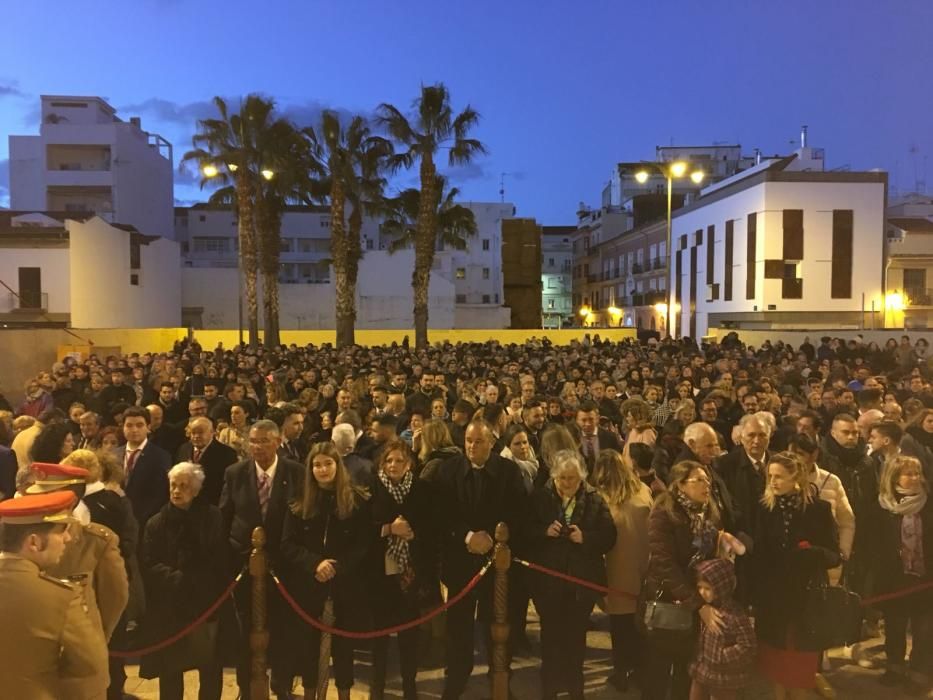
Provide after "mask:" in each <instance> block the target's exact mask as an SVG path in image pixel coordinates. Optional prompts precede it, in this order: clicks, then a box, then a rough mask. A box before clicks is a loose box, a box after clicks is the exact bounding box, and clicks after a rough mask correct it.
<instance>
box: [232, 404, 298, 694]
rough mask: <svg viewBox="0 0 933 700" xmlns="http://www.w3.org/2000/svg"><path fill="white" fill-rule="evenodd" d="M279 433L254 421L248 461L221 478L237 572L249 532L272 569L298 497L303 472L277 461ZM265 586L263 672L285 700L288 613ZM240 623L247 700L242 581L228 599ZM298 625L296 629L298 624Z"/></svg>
mask: <svg viewBox="0 0 933 700" xmlns="http://www.w3.org/2000/svg"><path fill="white" fill-rule="evenodd" d="M280 442H281V433H280V432H279V427H278V426H277V425H276V424H275V423H274V422H272V421H270V420H260V421H257V422H256V423H254V424H253V426H252V427H251V428H250V431H249V451H250V457H249V458H248V459H244V460H241V461H239V462H236V463H235V464H232V465H231V466H229V467H228V468H227V470H226V471H225V472H224V486H223V492H222V493H221V496H220V512H221V513H222V515H223V523H224V531H225V532H227V533H228V541H229V543H230V549H231V550H232V553H233V558H234V561H235V563H236V566H237V570H239V569H240V568H241V567H242V566H243V565H244V564H245V563H246V561H247V559H248V558H249V553H250V550H251V548H252V536H253V530H254V529H256V528H257V527H262V528H264V529H265V532H266V554H267V556H268V561H269V567H270V568H272V569H275V567H276V565H277V564H278V556H279V546H280V543H281V541H282V526H283V524H284V522H285V513H286V510H287V508H288V501H289V498H290V497H291V496H292V494H300V493H301V490H300V489H301V484H302V483H303V476H304V467H302V465H301V464H299V463H298V462H295V461H292V460H290V459H287V458H284V457H280V456H279V455H278V449H279V443H280ZM273 588H274V586H273V583H272V581H271V580H270V581H269V584H268V586H267V590H268V610H269V644H270V646H269V666H270V668H271V670H272V690H273V692H275V693H276V694H277V695H278V696H279V698H289V697H291V696H290V695H289V693H290V689H291V686H292V678H293V676H294V672H293V671H294V666H293V665H292V664H291V663H290V661H289V644H288V639H287V637H288V631H289V629H290V628H289V619H290V617H293V616H290V611H289V610H288V609H287V608H286V607H285V604H284V602H283V601H282V598H281V596H279V594H278V593H277V592H276V591H274V590H273ZM234 599H235V601H236V605H237V609H238V610H239V613H240V618H241V620H242V621H243V632H244V634H243V637H242V639H241V645H240V649H241V657H240V663H239V664H238V665H237V683H238V685H239V686H240V694H241V696H242V697H244V698H245V697H249V687H250V653H249V629H250V614H251V600H250V583H249V582H248V581H244V582H243V585H241V586H238V587H237V589H236V592H235V594H234ZM299 624H300V623H299Z"/></svg>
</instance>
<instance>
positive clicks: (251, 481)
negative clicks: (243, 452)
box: [220, 457, 304, 568]
mask: <svg viewBox="0 0 933 700" xmlns="http://www.w3.org/2000/svg"><path fill="white" fill-rule="evenodd" d="M303 480H304V467H303V466H302V465H300V464H298V462H293V461H292V460H290V459H283V458H281V457H279V463H278V466H276V468H275V478H274V479H273V480H272V493H271V495H270V496H269V504H268V508H267V510H266V517H265V519H263V517H262V511H260V509H259V484H258V482H257V479H256V463H255V462H254V461H253V460H252V459H244V460H241V461H239V462H237V463H236V464H231V465H230V466H229V467H228V468H227V471H226V472H224V487H223V491H222V493H221V495H220V512H221V514H222V515H223V523H224V532H225V533H227V539H228V541H229V543H230V549H231V550H232V552H233V554H234V563H235V564H236V566H237V568H239V567H240V566H242V564H243V561H244V560H245V558H246V557H247V556H249V552H250V550H251V549H252V537H253V530H254V529H255V528H257V527H260V526H262V527H263V528H265V531H266V552H268V554H269V559H270V562H271V563H272V564H275V563H276V560H277V558H278V554H279V549H280V546H281V542H282V524H283V522H284V520H285V513H286V511H287V510H288V502H289V499H290V498H293V497H295V496H297V495H299V494H300V493H301V485H302V483H303Z"/></svg>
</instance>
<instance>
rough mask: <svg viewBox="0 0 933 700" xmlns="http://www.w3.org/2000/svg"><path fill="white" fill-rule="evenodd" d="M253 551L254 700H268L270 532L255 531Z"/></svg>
mask: <svg viewBox="0 0 933 700" xmlns="http://www.w3.org/2000/svg"><path fill="white" fill-rule="evenodd" d="M252 545H253V551H252V553H251V554H250V555H249V575H250V581H251V583H252V604H251V613H252V614H251V616H250V617H251V627H250V633H249V648H250V652H252V653H251V658H250V683H249V686H250V687H249V696H250V700H268V698H269V677H268V675H267V673H266V668H267V664H266V650H267V649H268V648H269V630H268V628H267V627H266V612H267V611H266V584H267V577H268V568H267V566H266V551H265V546H266V531H265V530H263V529H262V528H261V527H257V528H255V529H254V530H253V537H252Z"/></svg>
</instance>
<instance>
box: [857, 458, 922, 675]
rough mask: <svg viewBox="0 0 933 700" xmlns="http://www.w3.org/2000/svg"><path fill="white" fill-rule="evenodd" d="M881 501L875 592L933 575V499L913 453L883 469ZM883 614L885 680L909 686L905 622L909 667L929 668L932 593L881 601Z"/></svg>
mask: <svg viewBox="0 0 933 700" xmlns="http://www.w3.org/2000/svg"><path fill="white" fill-rule="evenodd" d="M879 491H880V494H879V496H878V502H879V503H880V505H881V510H882V516H881V519H880V523H879V528H878V533H877V537H876V539H875V551H874V554H873V556H872V558H871V560H872V563H873V565H874V573H875V593H877V594H885V593H890V592H892V591H898V590H902V589H905V588H910V587H911V586H916V585H917V584H922V583H926V582H929V581H930V580H931V579H933V501H931V500H930V499H929V491H928V486H927V484H926V482H925V480H924V478H923V466H922V465H921V463H920V460H918V459H916V458H915V457H906V456H903V455H901V456H898V457H895V458H894V459H892V460H890V461H889V462H888V463H887V464H886V465H885V469H884V473H883V474H882V477H881V484H880V488H879ZM878 607H879V608H880V609H881V611H882V612H883V613H884V650H885V654H886V656H887V658H888V666H887V670H886V671H885V672H884V676H882V678H881V682H882V683H884V684H885V685H888V686H899V685H903V686H906V687H907V688H908V689H911V686H915V685H916V684H915V683H914V682H913V681H912V680H910V678H909V675H908V668H907V667H906V666H905V664H904V656H905V653H906V651H907V625H908V623H910V629H911V633H912V636H913V645H912V647H911V650H910V670H911V671H913V672H915V673H928V672H929V671H930V670H931V669H930V668H929V664H930V663H931V662H933V612H931V611H933V593H931V591H929V590H926V591H920V592H917V593H913V594H911V595H908V596H906V597H903V598H895V599H894V600H888V601H884V602H881V603H879V604H878Z"/></svg>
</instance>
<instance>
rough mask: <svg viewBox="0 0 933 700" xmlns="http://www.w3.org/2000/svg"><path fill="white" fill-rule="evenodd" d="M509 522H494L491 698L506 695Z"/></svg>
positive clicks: (501, 698)
mask: <svg viewBox="0 0 933 700" xmlns="http://www.w3.org/2000/svg"><path fill="white" fill-rule="evenodd" d="M511 565H512V551H511V550H510V549H509V526H508V525H506V524H505V523H499V524H498V525H496V548H495V550H494V552H493V567H494V568H495V571H496V579H495V592H494V597H493V622H492V630H491V632H492V700H508V697H509V567H510V566H511Z"/></svg>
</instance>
